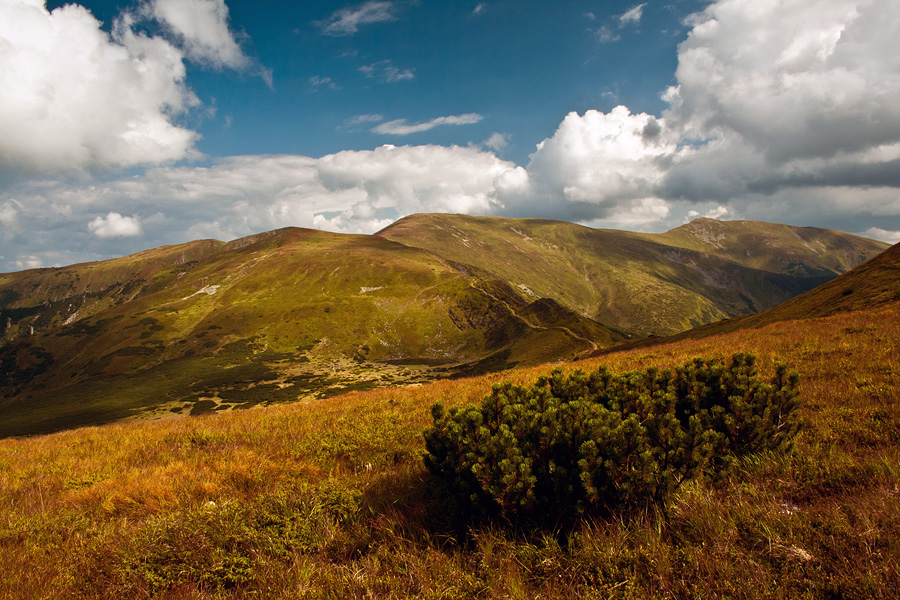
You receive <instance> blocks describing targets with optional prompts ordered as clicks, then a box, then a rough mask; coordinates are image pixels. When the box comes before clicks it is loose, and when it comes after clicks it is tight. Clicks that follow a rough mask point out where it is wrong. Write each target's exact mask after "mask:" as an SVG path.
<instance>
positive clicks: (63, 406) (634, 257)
mask: <svg viewBox="0 0 900 600" xmlns="http://www.w3.org/2000/svg"><path fill="white" fill-rule="evenodd" d="M751 223H752V222H751ZM738 227H745V228H746V227H748V225H746V224H744V225H738ZM752 227H756V228H757V229H758V228H762V229H764V230H765V229H766V225H765V224H763V225H759V224H755V225H752ZM653 235H656V236H657V237H653ZM664 235H666V234H635V233H629V232H615V231H610V230H592V229H590V228H586V227H582V226H577V225H571V224H567V223H560V222H553V221H547V220H513V219H500V218H479V217H454V216H448V215H424V216H416V217H412V218H407V219H405V220H401V221H400V222H398V223H397V224H395V226H394V227H389V228H386V229H385V230H383V231H382V232H379V234H376V235H350V234H336V233H329V232H323V231H318V230H311V229H302V228H282V229H278V230H273V231H270V232H263V233H261V234H255V235H253V236H247V237H245V238H240V239H238V240H232V241H231V242H227V243H226V242H220V241H217V240H199V241H196V242H189V243H187V244H181V245H175V246H166V247H160V248H155V249H150V250H146V251H143V252H140V253H137V254H135V255H132V256H130V257H122V258H119V259H112V260H111V261H102V262H98V263H82V264H78V265H70V266H69V267H62V268H58V269H42V270H37V271H27V272H19V273H13V274H0V300H2V302H0V324H2V329H0V331H2V333H3V338H4V344H3V345H2V346H0V366H2V377H0V413H2V414H3V416H4V419H2V421H3V423H2V425H0V435H19V434H23V433H41V432H45V431H53V430H56V429H61V428H67V427H71V426H76V425H83V424H97V423H102V422H109V421H115V420H121V419H125V418H162V417H168V416H178V415H183V414H188V413H191V414H198V413H202V412H206V411H210V410H230V409H233V408H238V407H249V406H253V405H256V404H260V403H262V404H266V403H270V402H281V401H290V400H297V399H299V398H320V397H325V396H329V395H333V394H336V393H341V392H344V391H347V390H350V389H368V388H372V387H382V386H386V385H399V384H416V383H422V382H425V381H431V380H434V379H441V378H448V377H459V376H465V375H473V374H479V373H485V372H490V371H497V370H503V369H510V368H514V367H518V366H523V365H532V364H538V363H542V362H553V361H558V360H572V359H576V358H579V357H583V356H587V355H590V354H592V353H595V352H597V351H601V350H602V349H603V348H607V347H610V346H613V345H615V344H617V343H621V342H623V341H626V340H628V339H632V338H634V337H635V334H634V333H633V330H635V329H637V332H638V334H645V333H647V332H651V333H652V332H653V331H654V328H656V329H657V330H659V331H663V332H668V331H673V330H676V331H677V330H679V329H685V328H687V327H692V326H695V325H698V324H703V323H708V322H710V321H715V320H718V319H720V318H721V317H722V316H723V315H725V316H728V315H730V314H740V313H741V312H748V311H750V310H755V309H756V308H758V305H759V304H761V303H765V302H769V303H772V302H774V301H775V300H777V299H778V298H781V297H785V296H793V295H796V294H797V293H800V292H802V291H805V290H806V289H808V288H810V287H814V285H817V284H818V283H820V282H821V280H824V279H826V278H828V277H827V276H826V275H822V274H815V271H816V269H820V267H821V264H820V263H821V261H820V263H816V262H814V261H813V259H811V258H804V254H803V252H801V251H800V250H796V249H793V248H792V252H793V254H787V255H786V256H789V257H790V258H789V259H786V261H787V262H785V263H784V264H785V265H787V266H785V267H784V269H783V270H788V269H789V268H790V261H791V260H795V255H796V256H799V259H796V260H799V261H800V264H802V265H806V266H807V267H808V269H807V270H808V271H809V272H803V273H802V274H799V275H798V274H796V273H795V274H791V273H786V272H780V273H779V272H770V271H763V270H760V269H756V268H753V267H748V266H743V265H740V264H738V263H736V262H734V260H730V259H727V258H723V257H721V256H716V255H713V254H710V253H703V252H700V251H698V250H695V249H692V248H683V247H681V246H676V245H666V244H664V243H661V242H660V240H663V241H665V238H661V237H659V236H664ZM673 235H674V236H675V237H676V238H677V237H678V235H679V234H677V233H676V234H673ZM772 235H773V236H774V235H775V234H772ZM779 235H780V234H779ZM828 235H832V233H829V234H828ZM834 235H838V238H841V235H839V234H834ZM844 235H846V245H848V246H849V247H850V248H857V249H859V251H860V252H868V253H869V254H874V253H876V251H878V250H880V248H881V245H880V244H879V243H877V242H872V241H869V240H864V239H863V238H857V237H856V236H850V235H849V234H844ZM648 236H649V237H648ZM670 237H672V236H670ZM682 237H683V236H682ZM776 237H777V236H776ZM842 239H843V238H842ZM454 240H455V242H454ZM860 240H863V241H860ZM688 241H689V240H688ZM826 241H827V240H826ZM442 242H443V243H442ZM681 243H682V244H685V243H686V242H684V240H683V239H681ZM823 246H825V247H826V249H827V244H826V243H825V242H823ZM473 248H474V250H473ZM719 250H722V249H721V248H720V249H719ZM772 252H774V250H772ZM776 255H777V253H776ZM813 258H816V257H815V256H814V257H813ZM767 260H768V259H767ZM804 260H806V262H803V261H804ZM833 262H834V263H835V265H837V266H838V267H839V266H840V264H841V262H840V260H838V259H835V260H834V261H833ZM810 272H813V273H814V274H812V275H810ZM771 290H775V292H772V291H771ZM635 324H637V325H639V326H640V327H635Z"/></svg>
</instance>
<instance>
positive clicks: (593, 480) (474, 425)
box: [425, 354, 800, 526]
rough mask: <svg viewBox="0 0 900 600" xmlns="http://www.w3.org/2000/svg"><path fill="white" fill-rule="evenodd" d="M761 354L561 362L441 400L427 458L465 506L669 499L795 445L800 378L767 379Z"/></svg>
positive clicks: (507, 512)
mask: <svg viewBox="0 0 900 600" xmlns="http://www.w3.org/2000/svg"><path fill="white" fill-rule="evenodd" d="M755 365H756V359H755V357H754V356H752V355H748V354H735V355H734V356H733V357H732V359H731V363H730V364H725V363H723V362H722V361H720V360H716V359H701V358H695V359H694V360H693V361H692V362H688V363H685V364H684V365H683V366H681V367H678V368H676V369H675V370H674V371H673V370H670V369H665V370H659V369H657V368H649V369H647V370H645V371H634V372H631V373H626V374H624V375H616V374H614V373H612V372H610V371H609V370H607V369H606V368H605V367H600V368H599V369H598V370H597V371H594V372H592V373H590V374H586V373H584V372H583V371H581V370H576V371H574V372H573V373H571V374H570V375H565V374H564V373H563V372H562V370H560V369H556V370H554V371H553V372H552V373H551V375H550V376H549V377H547V376H542V377H540V378H539V379H538V380H537V382H536V383H535V384H534V385H532V386H531V387H524V386H519V385H513V384H511V383H503V384H499V383H498V384H494V386H493V389H492V390H491V394H490V395H489V396H487V397H485V399H484V401H483V402H482V405H481V407H480V408H478V407H475V406H470V407H468V408H465V409H463V410H458V409H451V410H450V412H446V411H445V410H444V408H443V407H442V406H441V405H440V404H435V406H434V407H433V409H432V416H433V418H434V424H433V426H432V427H431V428H430V429H428V430H427V431H426V432H425V443H426V449H427V454H426V455H425V465H426V466H427V467H428V469H429V470H430V471H431V472H432V473H433V474H434V475H436V476H437V477H438V478H440V479H441V480H443V481H444V482H445V483H446V485H447V487H448V489H449V490H450V493H451V494H452V495H453V496H454V497H455V498H456V499H457V500H458V502H459V504H460V507H461V508H464V509H466V511H467V512H469V511H471V510H472V509H474V510H475V511H476V512H479V513H481V514H483V515H486V516H500V517H502V518H504V519H507V520H509V521H513V522H517V521H520V522H521V521H524V522H537V523H540V524H544V525H551V526H560V525H568V524H571V523H573V522H574V520H575V519H576V518H577V517H579V516H580V515H582V514H584V513H594V514H596V513H609V512H610V511H612V510H616V509H619V508H623V507H641V506H646V505H648V504H655V505H659V506H665V505H666V503H667V502H668V501H669V499H670V498H671V496H672V494H673V492H674V491H675V490H676V489H678V488H679V486H680V485H681V484H682V483H684V482H685V481H688V480H690V479H692V478H695V477H698V476H701V475H708V476H710V477H713V478H715V477H718V476H721V475H722V474H723V473H724V472H725V471H726V470H727V469H729V468H730V467H731V466H732V465H733V463H735V461H736V459H737V458H739V457H742V456H746V455H749V454H753V453H757V452H761V451H765V450H769V451H783V450H785V449H786V448H787V447H788V446H789V445H790V443H791V441H792V439H793V437H794V435H795V434H796V432H797V430H798V428H799V425H800V421H799V417H798V416H797V408H798V406H799V400H798V394H799V392H798V389H797V384H798V379H799V378H798V376H797V374H796V373H791V374H788V373H787V369H786V367H785V366H784V365H780V366H778V367H777V368H776V373H775V376H774V377H773V378H772V380H771V381H770V382H769V383H765V382H763V381H760V380H759V379H758V378H757V376H756V366H755Z"/></svg>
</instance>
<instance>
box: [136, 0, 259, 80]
mask: <svg viewBox="0 0 900 600" xmlns="http://www.w3.org/2000/svg"><path fill="white" fill-rule="evenodd" d="M148 9H149V11H150V12H151V14H152V15H153V17H155V18H156V19H157V20H158V21H159V22H160V23H163V24H164V25H165V26H166V27H167V28H168V29H169V30H170V31H171V32H172V33H173V34H175V36H176V37H178V38H179V40H180V41H181V42H182V45H183V46H184V49H185V51H186V53H187V55H188V57H189V58H191V59H192V60H196V61H199V62H206V63H209V64H211V65H213V66H215V67H218V68H222V67H228V68H230V69H235V70H242V69H246V68H248V67H249V66H250V65H251V61H250V59H249V58H248V57H247V55H246V54H244V51H243V50H242V49H241V46H240V44H238V43H237V41H236V40H235V36H234V34H233V33H232V32H231V30H230V29H229V24H228V7H227V6H226V5H225V0H151V2H150V4H149V5H148Z"/></svg>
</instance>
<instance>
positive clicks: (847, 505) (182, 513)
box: [0, 305, 900, 599]
mask: <svg viewBox="0 0 900 600" xmlns="http://www.w3.org/2000/svg"><path fill="white" fill-rule="evenodd" d="M898 346H900V321H898V319H897V307H896V305H893V306H890V307H887V308H881V309H879V310H872V311H861V312H855V313H850V314H841V315H836V316H831V317H827V318H820V319H813V320H800V321H788V322H781V323H774V324H770V325H767V326H764V327H761V328H758V329H748V330H742V331H738V332H734V333H729V334H724V335H718V336H712V337H708V338H704V339H700V340H686V341H681V342H676V343H669V344H661V345H657V346H653V347H649V348H640V349H634V350H628V351H621V352H613V353H610V354H608V355H606V356H602V357H600V358H594V359H590V360H585V361H581V362H578V363H567V364H565V365H563V366H564V368H566V369H573V368H580V369H584V370H589V369H591V368H595V367H596V366H597V365H598V364H600V363H601V362H602V363H603V364H606V365H607V366H609V367H610V368H611V369H613V370H615V371H626V370H632V369H636V368H645V367H647V366H650V365H659V366H675V365H679V364H681V363H683V362H684V361H686V360H689V359H691V358H692V357H695V356H704V357H713V356H721V357H727V356H730V355H731V354H732V353H733V352H735V351H745V352H751V353H754V354H755V355H756V356H757V358H758V365H759V371H760V375H761V376H763V377H767V376H769V375H770V374H771V372H772V370H773V368H774V363H775V362H785V363H787V364H788V366H789V367H790V368H791V369H793V370H796V371H797V372H799V373H800V375H801V378H802V379H801V401H802V405H801V411H802V415H803V419H804V428H803V430H802V431H801V433H800V434H799V436H798V438H797V443H796V444H795V447H794V448H793V450H791V451H790V452H789V453H788V454H785V455H780V456H773V455H762V456H760V455H756V456H753V457H752V458H751V459H748V460H745V461H744V462H743V463H742V464H741V466H740V468H739V469H737V470H736V471H734V472H732V473H731V475H730V476H729V478H728V479H727V480H726V481H724V482H718V483H711V482H709V481H700V482H695V483H691V484H689V485H686V486H684V487H682V488H681V489H680V490H679V492H678V493H677V495H676V496H675V498H674V500H673V502H672V504H671V506H670V507H668V509H667V510H665V511H644V512H640V513H628V514H619V515H615V516H613V517H611V518H609V519H594V520H586V521H585V522H583V523H582V524H581V525H580V527H579V528H578V529H577V530H576V531H574V532H571V533H570V534H567V535H559V532H553V531H522V530H517V529H514V528H509V527H504V526H502V525H501V524H498V523H490V522H485V523H480V524H474V525H472V526H471V527H468V528H465V529H461V528H460V527H459V526H458V524H456V523H453V522H452V521H451V520H450V518H449V516H448V513H447V510H446V509H445V506H444V502H445V500H444V498H443V497H442V495H441V493H440V491H439V488H438V487H437V486H435V485H434V482H433V481H432V479H431V476H430V475H429V474H428V473H427V471H426V470H425V468H424V467H423V464H422V458H421V456H422V452H423V448H424V443H423V438H422V431H423V429H424V428H425V427H427V426H428V425H429V424H430V413H429V411H430V407H431V405H432V404H433V403H434V402H438V401H439V402H442V403H444V404H445V405H446V406H454V405H462V404H466V403H475V402H479V401H480V399H481V398H482V397H483V396H484V395H485V394H486V393H487V392H488V391H489V389H490V386H491V384H492V383H493V382H495V381H502V380H512V381H515V382H519V383H531V382H532V381H533V380H534V379H536V378H537V376H538V375H539V374H542V373H546V372H547V371H549V370H550V368H551V366H550V365H544V366H540V367H533V368H528V369H520V370H516V371H509V372H503V373H497V374H492V375H489V376H484V377H478V378H470V379H461V380H455V381H441V382H437V383H431V384H427V385H422V386H418V387H396V388H390V389H382V390H375V391H368V392H359V393H350V394H347V395H343V396H339V397H335V398H331V399H328V400H319V401H310V402H302V403H296V404H289V405H279V406H273V407H268V408H255V409H250V410H245V411H237V412H229V413H220V414H210V415H204V416H201V417H197V418H187V419H181V420H176V421H156V422H140V423H124V424H114V425H107V426H103V427H87V428H82V429H76V430H70V431H65V432H61V433H57V434H52V435H47V436H41V437H33V438H22V439H5V440H0V489H2V494H0V598H198V599H199V598H251V597H252V598H258V597H264V598H274V597H285V598H698V597H704V598H787V597H791V598H891V597H894V594H895V593H896V590H897V589H898V587H900V444H898V442H900V402H898V400H900V399H898V393H897V388H898V383H900V365H898V363H897V361H898V359H897V349H898Z"/></svg>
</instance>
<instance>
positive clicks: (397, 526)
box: [361, 464, 477, 545]
mask: <svg viewBox="0 0 900 600" xmlns="http://www.w3.org/2000/svg"><path fill="white" fill-rule="evenodd" d="M361 508H362V510H363V511H364V512H367V513H369V514H371V515H372V518H373V526H374V527H375V528H376V529H385V530H389V531H390V532H391V534H392V535H397V534H400V535H402V537H403V538H404V539H405V540H407V541H410V542H415V541H419V542H428V543H439V544H448V543H449V544H452V545H464V544H466V543H467V541H468V540H469V537H470V533H471V531H472V528H473V526H475V525H477V523H476V519H473V518H472V516H471V515H467V514H466V513H465V511H463V510H462V509H461V507H460V506H459V505H458V503H457V502H456V501H455V500H454V498H453V497H452V496H451V495H450V494H449V493H447V492H446V490H445V489H444V485H443V484H442V482H441V481H440V480H438V479H436V478H435V477H434V476H432V475H431V474H430V473H429V472H428V471H427V470H426V469H425V468H424V467H422V466H421V465H413V464H410V465H407V466H406V467H404V468H400V469H398V470H396V471H394V472H393V473H391V474H389V475H383V476H381V477H379V478H378V479H376V480H375V481H374V482H372V483H371V484H370V485H369V486H368V487H367V488H366V491H365V493H364V495H363V499H362V507H361ZM373 533H374V532H373Z"/></svg>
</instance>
